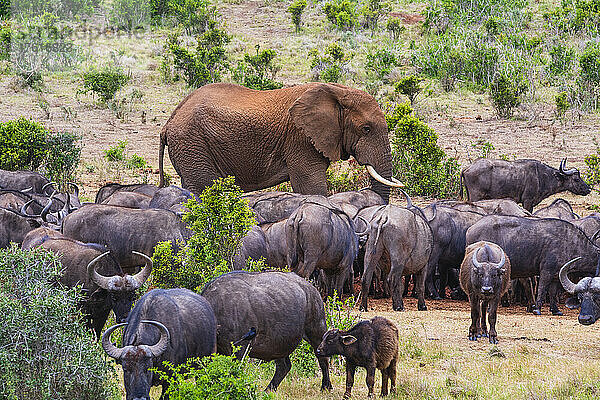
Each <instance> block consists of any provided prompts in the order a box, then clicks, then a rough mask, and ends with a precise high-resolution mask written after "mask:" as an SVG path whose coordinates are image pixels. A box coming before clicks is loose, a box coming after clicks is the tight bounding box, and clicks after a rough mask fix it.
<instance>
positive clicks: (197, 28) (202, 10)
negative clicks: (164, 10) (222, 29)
mask: <svg viewBox="0 0 600 400" xmlns="http://www.w3.org/2000/svg"><path fill="white" fill-rule="evenodd" d="M168 4H169V12H170V13H171V14H172V15H173V16H174V17H175V19H176V20H177V21H178V22H179V23H180V24H181V25H182V26H183V27H184V29H185V31H186V33H187V34H188V35H193V34H203V33H204V32H206V31H209V30H212V29H215V24H216V20H217V18H218V13H217V8H216V7H215V6H213V5H211V3H210V1H209V0H169V3H168Z"/></svg>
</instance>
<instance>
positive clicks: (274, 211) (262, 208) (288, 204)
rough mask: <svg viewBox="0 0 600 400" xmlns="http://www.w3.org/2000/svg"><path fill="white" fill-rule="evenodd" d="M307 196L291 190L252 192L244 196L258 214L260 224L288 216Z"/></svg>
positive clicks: (257, 218)
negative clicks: (290, 191)
mask: <svg viewBox="0 0 600 400" xmlns="http://www.w3.org/2000/svg"><path fill="white" fill-rule="evenodd" d="M306 197H307V196H306V195H303V194H299V193H289V192H266V193H250V194H245V195H244V196H243V198H244V199H246V200H247V201H248V205H249V206H250V208H251V209H252V211H254V213H255V214H256V220H257V221H258V223H259V224H264V223H272V222H277V221H281V220H282V219H286V218H288V217H289V216H290V215H292V213H293V212H294V211H296V209H297V208H298V207H299V206H300V204H301V203H302V202H303V201H304V199H306Z"/></svg>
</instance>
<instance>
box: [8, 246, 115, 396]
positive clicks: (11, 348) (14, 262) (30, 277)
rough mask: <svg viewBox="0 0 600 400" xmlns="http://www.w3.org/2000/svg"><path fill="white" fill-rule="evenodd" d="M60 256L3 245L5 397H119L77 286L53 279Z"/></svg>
mask: <svg viewBox="0 0 600 400" xmlns="http://www.w3.org/2000/svg"><path fill="white" fill-rule="evenodd" d="M61 270H62V267H61V265H60V262H59V261H58V258H57V257H56V256H54V255H53V254H52V253H50V252H46V251H45V250H42V249H34V250H31V251H23V250H20V249H19V248H18V247H17V246H12V247H10V248H8V249H3V250H0V313H1V314H2V320H3V321H5V322H6V323H3V324H1V326H0V398H2V399H7V400H20V399H23V400H25V399H27V400H46V399H62V400H70V399H73V400H82V399H84V400H87V399H90V400H91V399H120V391H119V388H118V381H117V377H116V374H115V370H114V368H113V366H112V365H110V364H108V363H107V362H106V357H105V355H104V352H103V350H102V348H101V346H100V344H99V343H98V342H97V341H96V339H95V338H94V337H93V335H92V332H91V331H89V330H88V329H87V328H86V327H85V323H84V321H83V317H82V315H81V314H80V313H79V311H78V310H77V304H78V303H79V302H80V301H81V294H80V290H79V289H78V288H73V289H65V288H63V287H61V286H58V285H55V284H52V283H51V282H56V280H57V279H58V278H59V277H60V274H61Z"/></svg>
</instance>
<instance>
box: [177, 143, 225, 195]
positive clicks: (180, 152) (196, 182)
mask: <svg viewBox="0 0 600 400" xmlns="http://www.w3.org/2000/svg"><path fill="white" fill-rule="evenodd" d="M169 158H170V159H171V161H172V163H173V167H174V168H175V171H177V173H178V174H179V176H180V177H181V184H182V186H183V187H184V188H185V189H187V190H189V191H190V192H192V193H194V194H199V193H201V192H202V191H203V190H204V188H206V187H207V186H210V185H212V184H213V181H214V180H215V179H218V178H221V177H223V176H222V174H221V173H220V171H219V169H218V168H217V167H216V165H215V162H214V160H213V159H212V158H211V157H210V155H209V152H208V151H207V150H206V149H205V148H203V147H199V146H198V145H189V144H187V145H186V146H181V145H179V143H171V142H169Z"/></svg>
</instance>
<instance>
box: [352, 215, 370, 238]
mask: <svg viewBox="0 0 600 400" xmlns="http://www.w3.org/2000/svg"><path fill="white" fill-rule="evenodd" d="M357 218H358V219H362V220H363V221H364V222H365V225H366V228H365V230H364V231H362V232H356V234H357V235H358V236H364V235H366V234H367V232H368V231H369V228H371V224H370V223H369V221H367V220H366V219H364V218H363V217H361V216H360V215H359V216H358V217H357Z"/></svg>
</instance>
